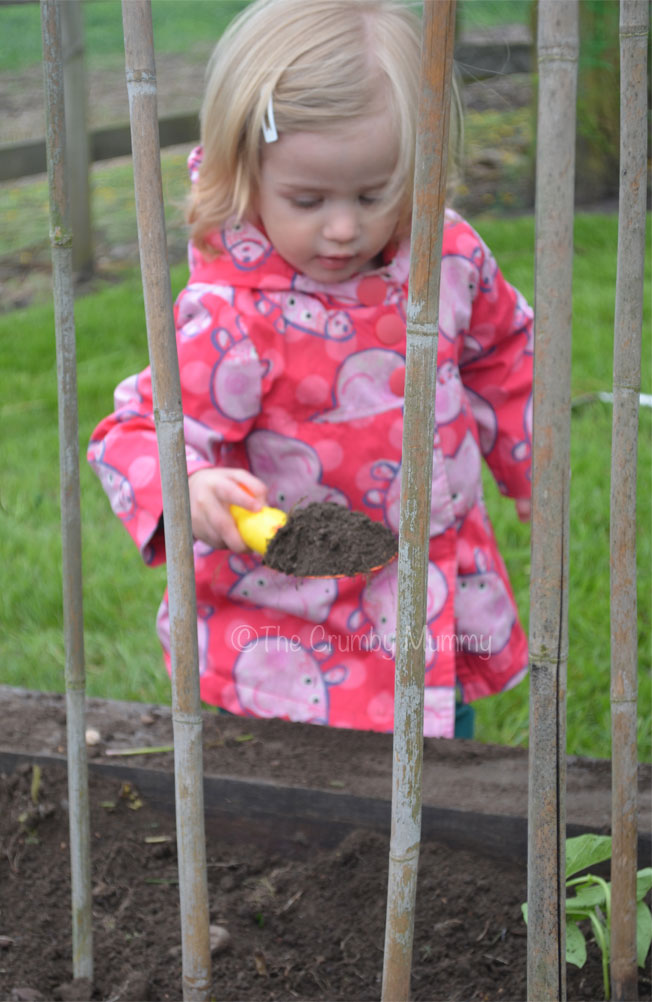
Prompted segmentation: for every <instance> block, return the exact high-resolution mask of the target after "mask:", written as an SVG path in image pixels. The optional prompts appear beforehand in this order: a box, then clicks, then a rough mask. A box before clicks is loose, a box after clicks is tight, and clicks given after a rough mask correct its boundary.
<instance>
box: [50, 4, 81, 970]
mask: <svg viewBox="0 0 652 1002" xmlns="http://www.w3.org/2000/svg"><path fill="white" fill-rule="evenodd" d="M41 28H42V36H43V67H44V81H45V108H46V120H47V124H46V134H47V135H46V146H47V161H48V187H49V193H50V244H51V248H52V283H53V294H54V321H55V335H56V353H57V393H58V406H59V473H60V480H61V484H60V490H61V549H62V577H63V628H64V641H65V650H66V668H65V677H66V730H67V751H68V800H69V819H70V866H71V885H72V943H73V973H74V976H75V977H76V978H90V979H92V977H93V933H92V917H91V862H90V819H89V804H88V763H87V760H86V742H85V734H86V724H85V720H86V691H85V686H86V680H85V670H84V623H83V611H82V561H81V503H80V490H79V437H78V423H77V362H76V349H75V318H74V288H73V277H72V232H71V229H70V200H69V197H68V190H67V178H66V143H65V115H64V100H63V69H62V66H63V61H62V52H61V49H62V44H61V12H60V0H41Z"/></svg>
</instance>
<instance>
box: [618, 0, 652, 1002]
mask: <svg viewBox="0 0 652 1002" xmlns="http://www.w3.org/2000/svg"><path fill="white" fill-rule="evenodd" d="M648 24H649V12H648V5H647V0H621V5H620V200H619V209H618V273H617V278H616V313H615V328H614V375H613V402H614V410H613V426H612V453H611V540H610V558H611V559H610V562H611V738H612V752H611V754H612V798H611V804H612V819H611V830H612V837H613V841H612V856H611V880H612V897H611V950H610V954H611V992H612V998H613V999H614V1000H615V1002H625V1000H627V1002H632V1000H635V999H637V998H638V972H637V962H636V868H637V859H636V846H637V817H636V813H637V762H638V755H637V747H636V722H637V721H636V717H637V650H636V640H637V622H636V619H637V615H636V611H637V610H636V453H637V437H638V408H639V390H640V386H641V332H642V326H643V282H644V279H643V265H644V261H645V200H646V165H647V133H646V127H647V110H648V109H647V38H648Z"/></svg>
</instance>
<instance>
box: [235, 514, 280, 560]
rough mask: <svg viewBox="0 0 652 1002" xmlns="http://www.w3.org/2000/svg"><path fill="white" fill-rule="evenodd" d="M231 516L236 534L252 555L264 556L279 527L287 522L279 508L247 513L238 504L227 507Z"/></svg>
mask: <svg viewBox="0 0 652 1002" xmlns="http://www.w3.org/2000/svg"><path fill="white" fill-rule="evenodd" d="M229 507H230V510H231V514H232V515H233V518H234V521H235V524H236V525H237V527H238V532H239V533H240V535H241V536H242V539H243V540H244V542H245V543H246V544H247V546H248V547H249V549H251V550H253V551H254V553H259V554H260V555H261V557H262V556H264V555H265V550H266V549H267V544H268V543H269V541H270V539H271V538H272V536H274V535H275V534H276V533H277V532H278V530H279V529H280V528H281V526H283V525H285V523H286V522H287V520H288V517H287V515H286V514H285V512H284V511H281V509H280V508H261V509H260V511H249V509H248V508H241V507H240V505H238V504H232V505H230V506H229Z"/></svg>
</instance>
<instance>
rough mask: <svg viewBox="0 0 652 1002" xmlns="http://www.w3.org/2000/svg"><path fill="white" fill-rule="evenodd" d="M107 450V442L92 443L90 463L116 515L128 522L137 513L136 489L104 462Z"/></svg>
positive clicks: (89, 452)
mask: <svg viewBox="0 0 652 1002" xmlns="http://www.w3.org/2000/svg"><path fill="white" fill-rule="evenodd" d="M105 448H106V442H91V443H90V445H89V447H88V458H89V462H90V465H91V466H92V468H93V469H94V470H95V472H96V474H97V475H98V477H99V478H100V482H101V484H102V487H103V488H104V490H105V491H106V494H107V496H108V499H109V501H110V503H111V508H112V509H113V512H114V514H115V515H117V516H118V518H120V519H122V521H123V522H127V521H128V520H129V519H130V518H132V517H133V515H134V512H135V506H136V501H135V496H134V489H133V487H132V486H131V484H130V482H129V480H128V479H127V477H125V476H124V474H122V473H120V471H119V470H116V469H115V468H114V467H113V466H110V465H109V464H108V463H106V462H104V460H103V458H102V457H103V456H104V451H105Z"/></svg>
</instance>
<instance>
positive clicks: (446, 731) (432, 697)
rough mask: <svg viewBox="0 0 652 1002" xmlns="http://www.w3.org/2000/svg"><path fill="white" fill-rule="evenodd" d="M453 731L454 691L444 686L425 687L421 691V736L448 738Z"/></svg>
mask: <svg viewBox="0 0 652 1002" xmlns="http://www.w3.org/2000/svg"><path fill="white" fill-rule="evenodd" d="M454 729H455V691H454V689H450V688H448V687H446V686H435V685H426V686H424V690H423V734H424V737H426V738H442V737H449V736H450V735H451V734H452V733H453V731H454Z"/></svg>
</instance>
